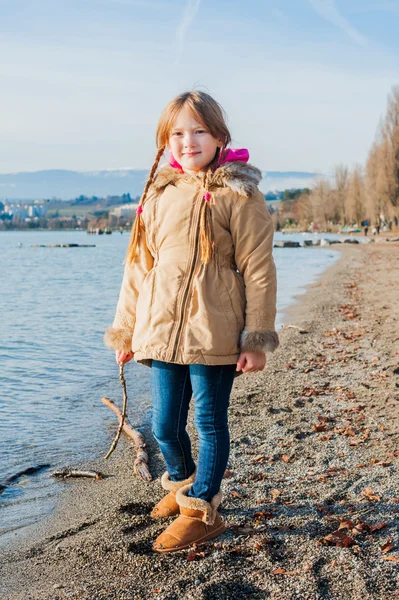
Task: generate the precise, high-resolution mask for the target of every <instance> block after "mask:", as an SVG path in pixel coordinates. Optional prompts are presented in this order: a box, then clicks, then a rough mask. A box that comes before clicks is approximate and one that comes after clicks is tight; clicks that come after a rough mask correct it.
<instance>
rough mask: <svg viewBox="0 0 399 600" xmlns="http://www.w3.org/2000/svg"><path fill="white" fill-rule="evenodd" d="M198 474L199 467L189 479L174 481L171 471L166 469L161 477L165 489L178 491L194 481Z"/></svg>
mask: <svg viewBox="0 0 399 600" xmlns="http://www.w3.org/2000/svg"><path fill="white" fill-rule="evenodd" d="M196 474H197V469H195V471H194V473H193V474H192V475H190V477H188V478H187V479H182V481H172V480H171V478H170V477H169V473H168V472H167V471H165V473H164V474H163V475H162V477H161V485H162V487H163V489H164V490H166V491H168V492H177V490H179V489H180V488H181V487H183V486H185V485H188V484H189V483H194V481H195V476H196Z"/></svg>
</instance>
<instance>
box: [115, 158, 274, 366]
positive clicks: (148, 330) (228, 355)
mask: <svg viewBox="0 0 399 600" xmlns="http://www.w3.org/2000/svg"><path fill="white" fill-rule="evenodd" d="M261 177H262V175H261V172H260V171H259V169H257V168H256V167H253V166H251V165H250V164H247V163H243V162H228V163H224V164H223V165H222V166H220V167H219V168H218V169H217V170H216V171H215V172H214V174H213V176H212V179H211V183H210V187H208V189H209V191H210V192H211V193H212V197H213V200H212V201H213V202H214V204H212V205H211V209H212V226H213V235H214V240H215V245H216V257H215V260H213V261H211V262H210V263H208V264H207V265H202V264H201V260H200V238H199V215H200V208H201V204H202V202H204V200H203V196H204V188H203V187H202V185H203V183H202V182H203V177H202V175H201V174H199V175H195V176H192V175H188V174H186V173H181V172H180V171H178V170H177V169H174V168H173V167H170V166H169V165H168V166H165V167H162V168H160V169H159V171H158V174H157V175H156V177H155V180H154V182H153V184H152V186H151V188H150V191H149V195H148V197H147V200H146V201H145V203H144V207H143V213H142V215H141V216H142V218H143V223H144V227H145V231H144V232H142V234H141V237H140V244H139V249H138V255H137V256H136V259H135V261H134V262H133V263H132V264H131V265H128V264H126V266H125V271H124V276H123V281H122V287H121V291H120V296H119V301H118V305H117V309H116V315H115V319H114V322H113V325H112V327H109V328H108V329H107V331H106V332H105V336H104V340H105V343H106V345H107V346H108V347H109V348H112V349H120V350H124V351H130V350H132V351H133V352H134V358H135V360H136V361H137V362H139V363H143V364H146V365H148V366H151V363H152V360H151V359H156V360H161V361H167V362H173V363H179V364H191V363H199V364H206V365H224V364H233V363H235V362H237V360H238V358H239V354H240V352H244V351H263V352H267V351H269V352H272V351H273V350H275V349H276V348H277V346H278V336H277V334H276V332H275V315H276V271H275V266H274V261H273V256H272V247H273V224H272V220H271V217H270V214H269V212H268V209H267V206H266V202H265V199H264V197H263V194H262V193H261V192H260V191H259V190H258V187H257V186H258V183H259V181H260V180H261Z"/></svg>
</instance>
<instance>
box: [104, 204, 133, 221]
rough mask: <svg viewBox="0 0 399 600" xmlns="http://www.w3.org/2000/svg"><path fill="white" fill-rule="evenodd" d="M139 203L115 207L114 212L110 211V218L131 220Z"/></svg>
mask: <svg viewBox="0 0 399 600" xmlns="http://www.w3.org/2000/svg"><path fill="white" fill-rule="evenodd" d="M138 205H139V203H138V202H132V203H131V204H122V205H121V206H115V207H114V208H113V209H112V210H110V211H109V214H110V216H111V215H113V216H114V217H118V218H121V217H123V218H129V217H131V216H132V215H133V213H134V212H135V211H136V208H137V207H138Z"/></svg>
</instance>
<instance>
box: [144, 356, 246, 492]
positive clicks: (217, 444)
mask: <svg viewBox="0 0 399 600" xmlns="http://www.w3.org/2000/svg"><path fill="white" fill-rule="evenodd" d="M235 372H236V364H231V365H216V366H214V365H179V364H176V363H169V362H163V361H158V360H153V361H152V369H151V391H152V414H151V416H152V433H153V435H154V437H155V439H156V440H157V442H158V444H159V447H160V449H161V452H162V455H163V457H164V459H165V463H166V467H167V471H168V473H169V477H170V479H171V480H172V481H182V480H183V479H187V478H188V477H190V475H192V474H193V472H194V469H195V463H194V460H193V457H192V454H191V443H190V438H189V436H188V433H187V431H186V424H187V414H188V409H189V404H190V400H191V396H193V397H194V425H195V426H196V428H197V431H198V438H199V454H198V464H197V474H196V479H195V482H194V483H193V485H192V486H191V488H190V491H189V493H188V495H189V496H194V497H195V498H202V499H203V500H206V501H207V502H210V500H212V498H213V496H214V495H215V494H217V492H218V491H219V489H220V484H221V482H222V479H223V474H224V471H225V469H226V466H227V460H228V457H229V451H230V436H229V428H228V408H229V399H230V392H231V388H232V386H233V381H234V375H235Z"/></svg>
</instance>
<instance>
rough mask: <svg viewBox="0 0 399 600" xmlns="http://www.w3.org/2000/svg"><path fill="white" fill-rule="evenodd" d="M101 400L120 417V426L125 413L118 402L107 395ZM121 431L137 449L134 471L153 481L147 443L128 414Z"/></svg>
mask: <svg viewBox="0 0 399 600" xmlns="http://www.w3.org/2000/svg"><path fill="white" fill-rule="evenodd" d="M101 402H102V403H103V404H105V406H108V408H110V409H111V410H112V411H113V412H114V413H115V414H116V416H117V417H118V421H119V427H120V426H121V423H122V417H123V414H122V412H121V410H120V409H119V408H118V406H116V404H115V403H114V402H112V400H110V399H109V398H107V397H106V396H104V397H103V398H101ZM121 431H123V432H124V433H125V434H126V435H127V436H128V437H129V438H130V439H131V440H132V441H133V444H134V447H135V450H136V460H135V461H134V472H135V473H136V475H138V476H139V477H141V479H143V481H151V480H152V476H151V473H150V471H149V468H148V454H147V452H146V451H145V449H144V448H145V446H146V444H145V441H144V438H143V436H142V434H141V433H140V432H139V431H137V429H134V428H133V427H132V426H131V425H130V423H129V421H128V419H127V417H126V416H125V418H124V419H123V423H122V428H121Z"/></svg>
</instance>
